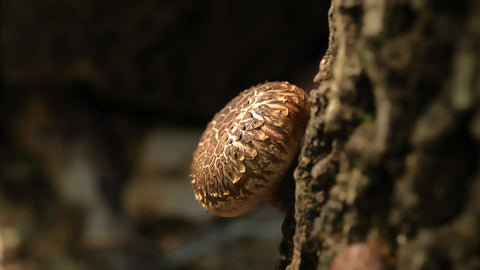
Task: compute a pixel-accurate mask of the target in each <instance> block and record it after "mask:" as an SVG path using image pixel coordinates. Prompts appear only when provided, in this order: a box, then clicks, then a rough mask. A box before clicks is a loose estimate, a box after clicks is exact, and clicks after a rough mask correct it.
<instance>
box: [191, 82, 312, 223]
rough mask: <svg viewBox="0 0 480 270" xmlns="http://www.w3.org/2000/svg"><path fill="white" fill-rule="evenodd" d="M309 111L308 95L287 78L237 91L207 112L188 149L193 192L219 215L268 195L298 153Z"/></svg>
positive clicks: (234, 212) (246, 207)
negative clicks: (192, 149)
mask: <svg viewBox="0 0 480 270" xmlns="http://www.w3.org/2000/svg"><path fill="white" fill-rule="evenodd" d="M309 114H310V106H309V104H308V95H307V94H306V93H305V91H303V90H302V89H301V88H299V87H297V86H295V85H293V84H290V83H288V82H267V83H264V84H259V85H257V86H253V87H251V88H249V89H247V90H245V91H243V92H241V93H240V94H239V95H238V96H237V97H235V98H234V99H232V100H231V101H230V102H229V103H228V104H227V105H226V106H225V107H224V108H223V109H222V110H221V111H219V112H218V113H217V114H216V115H215V116H214V117H213V119H212V121H211V122H210V123H209V124H208V126H207V128H206V130H205V131H204V133H203V135H202V137H201V139H200V142H199V143H198V147H197V149H196V150H195V152H194V153H193V161H192V164H191V175H190V176H191V178H192V181H191V183H192V185H193V189H194V193H195V198H196V199H197V200H198V201H199V202H200V203H201V204H202V206H203V207H204V208H205V209H206V211H207V212H210V213H212V214H214V215H217V216H223V217H233V216H238V215H242V214H244V213H247V212H249V211H250V210H252V209H254V208H255V207H257V206H258V205H259V204H260V203H262V202H264V201H266V200H269V199H270V197H271V196H272V192H273V191H274V190H275V189H276V187H277V186H278V184H279V183H280V182H281V180H282V178H283V177H284V175H285V173H286V172H287V170H288V168H289V166H290V164H291V163H292V161H293V159H294V158H295V157H296V155H297V153H298V149H299V146H300V141H301V138H302V136H303V133H304V131H305V125H306V122H307V120H308V118H309Z"/></svg>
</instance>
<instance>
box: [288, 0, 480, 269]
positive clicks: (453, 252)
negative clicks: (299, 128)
mask: <svg viewBox="0 0 480 270" xmlns="http://www.w3.org/2000/svg"><path fill="white" fill-rule="evenodd" d="M328 16H329V23H330V39H329V48H328V50H327V52H326V54H325V56H324V57H323V59H322V60H321V62H320V68H319V73H318V74H317V76H316V77H315V81H316V82H317V83H318V87H317V88H316V89H314V90H312V92H311V96H310V101H311V104H312V112H311V119H310V121H309V123H308V126H307V130H306V135H305V139H304V144H303V148H302V152H301V155H300V158H299V165H298V167H297V169H296V171H295V180H296V202H295V213H294V217H295V222H288V219H287V220H286V225H285V226H284V232H288V231H292V232H293V233H292V234H293V236H292V239H286V240H285V241H284V244H285V243H292V245H291V246H290V248H288V247H283V252H284V254H283V255H284V258H286V259H285V260H286V261H288V263H289V265H288V266H287V269H289V270H297V269H334V270H338V269H353V268H352V265H355V266H356V267H357V268H355V269H392V268H395V269H409V270H414V269H480V234H479V230H478V228H480V170H479V168H480V166H479V152H480V151H479V149H480V148H479V146H480V106H479V103H480V102H479V99H480V76H479V74H480V72H479V71H480V50H479V48H480V2H478V1H476V0H459V1H433V0H432V1H402V0H394V1H386V0H379V1H373V0H333V1H332V5H331V9H330V11H329V14H328ZM293 223H296V224H295V225H293ZM289 224H290V225H289ZM293 226H295V229H294V230H293V229H292V228H293ZM289 227H290V228H289ZM286 235H287V238H288V233H287V234H286ZM288 240H291V241H288ZM285 245H286V244H285ZM292 250H293V251H292ZM355 250H357V251H358V252H356V253H355ZM352 254H354V255H352ZM284 265H287V263H285V264H284Z"/></svg>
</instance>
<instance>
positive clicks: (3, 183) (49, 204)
mask: <svg viewBox="0 0 480 270" xmlns="http://www.w3.org/2000/svg"><path fill="white" fill-rule="evenodd" d="M329 4H330V3H329V1H318V0H315V1H313V0H312V1H302V2H298V1H293V0H292V1H253V0H247V1H220V0H218V1H214V0H210V1H208V0H206V1H193V0H184V1H98V0H96V1H93V0H90V1H77V0H35V1H24V0H3V1H2V2H1V26H0V27H1V101H0V102H1V122H0V147H1V148H0V151H1V152H0V153H1V157H0V158H1V167H0V269H1V270H18V269H35V270H36V269H53V270H55V269H62V270H70V269H72V270H82V269H251V270H254V269H273V268H274V267H275V265H276V263H277V261H278V259H279V252H278V245H279V243H280V240H281V223H282V219H283V216H284V214H283V213H279V212H278V211H277V210H276V209H274V208H271V207H268V206H262V207H260V208H259V209H257V210H256V211H254V212H252V213H250V214H247V215H245V216H242V217H238V218H228V219H227V218H217V217H214V216H212V215H210V214H207V213H205V212H204V210H203V209H202V208H201V206H200V205H199V204H198V203H197V202H196V201H195V200H194V196H193V191H192V188H191V185H190V179H189V177H188V174H189V163H190V161H191V157H192V152H193V150H194V149H195V147H196V144H197V142H198V139H199V137H200V135H201V133H202V131H203V128H204V127H205V126H206V124H207V122H208V121H209V120H210V119H211V118H212V117H213V115H214V114H215V112H217V111H218V110H220V109H221V108H222V107H223V106H224V105H225V104H226V103H227V102H228V101H229V100H230V99H231V98H233V97H234V96H236V95H237V94H238V93H239V92H240V91H241V90H244V89H246V88H248V87H250V86H252V85H255V84H257V83H261V82H264V81H266V80H269V81H273V80H288V81H290V82H292V83H294V84H297V85H298V86H300V87H302V88H304V89H305V90H306V91H308V90H310V89H311V88H313V87H314V85H313V82H312V80H313V77H314V75H315V74H316V72H317V68H318V63H319V61H320V59H321V57H322V54H323V52H324V51H325V49H326V46H327V39H328V26H327V16H326V15H327V10H328V7H329Z"/></svg>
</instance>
